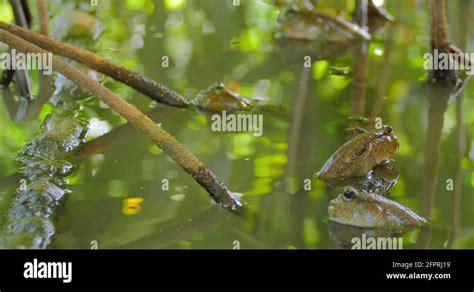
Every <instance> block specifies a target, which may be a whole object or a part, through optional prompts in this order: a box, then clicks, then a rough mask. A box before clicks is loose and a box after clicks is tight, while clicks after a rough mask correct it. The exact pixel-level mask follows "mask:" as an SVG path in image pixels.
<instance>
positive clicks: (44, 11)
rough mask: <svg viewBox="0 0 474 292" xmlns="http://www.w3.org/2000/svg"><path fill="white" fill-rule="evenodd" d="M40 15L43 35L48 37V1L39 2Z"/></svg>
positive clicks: (40, 0) (41, 0)
mask: <svg viewBox="0 0 474 292" xmlns="http://www.w3.org/2000/svg"><path fill="white" fill-rule="evenodd" d="M38 15H39V21H40V32H41V34H44V35H48V19H49V16H48V0H38Z"/></svg>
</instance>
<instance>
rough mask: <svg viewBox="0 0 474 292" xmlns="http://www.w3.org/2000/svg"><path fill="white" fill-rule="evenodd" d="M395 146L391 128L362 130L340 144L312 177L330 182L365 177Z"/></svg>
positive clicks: (389, 154)
mask: <svg viewBox="0 0 474 292" xmlns="http://www.w3.org/2000/svg"><path fill="white" fill-rule="evenodd" d="M398 147H399V144H398V139H397V137H396V136H395V135H394V134H393V130H392V128H391V127H388V126H385V127H384V129H383V130H377V131H374V132H367V133H361V134H359V135H357V136H355V137H354V138H352V139H351V140H349V141H347V142H346V143H345V144H344V145H342V146H341V147H340V148H339V149H338V150H337V151H336V152H335V153H334V154H333V155H332V156H331V157H330V158H329V159H328V161H327V162H326V163H325V164H324V166H323V167H322V168H321V170H320V171H319V172H317V173H316V174H315V176H316V178H319V179H321V180H323V181H325V182H328V183H329V184H331V183H336V182H339V181H343V180H346V179H349V178H353V177H361V176H366V175H367V174H368V173H369V172H370V171H371V170H372V169H373V168H374V167H375V166H377V165H379V164H381V163H383V162H386V161H387V160H388V159H389V158H390V157H391V156H392V155H393V154H394V153H395V151H397V149H398Z"/></svg>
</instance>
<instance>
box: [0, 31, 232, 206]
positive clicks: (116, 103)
mask: <svg viewBox="0 0 474 292" xmlns="http://www.w3.org/2000/svg"><path fill="white" fill-rule="evenodd" d="M0 41H1V42H4V43H6V44H8V45H9V46H11V47H13V48H16V49H18V50H20V51H22V52H26V53H42V54H47V53H48V52H47V51H45V50H43V49H41V48H39V47H37V46H35V45H33V44H31V43H29V42H27V41H25V40H23V39H21V38H19V37H17V36H15V35H13V34H11V33H9V32H7V31H5V30H3V29H0ZM53 68H54V69H55V70H57V71H59V72H60V73H61V74H63V75H64V76H66V77H67V78H68V79H70V80H71V81H73V82H75V83H76V84H77V85H79V86H80V87H82V88H84V89H85V90H87V91H88V92H89V93H91V94H92V95H95V96H97V97H98V98H99V99H101V100H102V101H103V102H104V103H106V104H107V105H108V106H110V107H111V108H112V109H113V110H114V111H115V112H117V113H118V114H120V115H121V116H123V117H124V118H125V119H126V120H127V121H129V122H130V123H131V124H132V125H133V126H134V127H135V128H137V129H138V130H139V131H141V132H142V133H144V134H145V135H146V136H147V137H148V138H149V139H150V140H152V141H153V142H154V143H155V144H156V145H157V146H158V147H159V148H161V149H162V150H163V151H164V152H165V153H166V154H167V155H168V156H170V157H171V158H172V159H173V160H175V161H176V162H177V163H178V164H179V165H180V166H181V167H182V168H183V169H184V170H185V171H186V172H188V173H189V174H190V175H191V176H192V177H193V178H194V179H195V180H196V181H197V182H198V183H199V184H200V185H201V186H202V187H203V188H204V189H205V190H206V191H207V192H208V193H209V195H210V196H211V197H212V198H213V200H214V201H215V202H217V203H219V204H220V205H221V206H222V207H224V208H226V209H230V210H234V209H237V208H238V207H240V206H241V204H240V203H239V202H238V201H237V200H236V199H234V198H233V196H232V194H231V192H230V191H229V189H228V188H227V186H225V184H224V183H223V182H222V181H221V180H220V179H219V178H218V177H217V176H216V175H215V174H214V173H212V171H211V170H209V169H208V168H207V167H206V166H205V165H204V164H203V163H202V162H201V161H200V160H199V159H198V158H197V157H196V156H195V155H194V154H192V153H191V152H189V150H187V149H186V148H185V147H184V146H183V145H182V144H181V143H179V142H178V141H177V140H176V139H175V138H174V137H173V136H171V135H170V134H169V133H168V132H167V131H165V130H164V129H162V128H161V126H159V125H157V124H156V123H154V122H153V121H152V120H151V119H150V118H149V117H148V116H146V115H145V114H143V113H142V112H141V111H139V110H138V109H137V108H136V107H134V106H133V105H131V104H129V103H128V102H126V101H125V100H123V99H122V98H120V97H119V96H118V95H116V94H115V93H113V92H112V91H110V90H109V89H107V88H106V87H104V86H103V85H101V84H100V83H98V82H97V81H95V80H94V79H92V78H90V77H89V76H87V75H86V74H84V73H82V72H81V71H79V70H78V69H76V68H74V67H72V66H71V65H69V64H68V63H66V62H65V61H63V60H62V59H60V58H58V57H56V56H53Z"/></svg>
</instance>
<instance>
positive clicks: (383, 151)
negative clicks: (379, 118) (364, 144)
mask: <svg viewBox="0 0 474 292" xmlns="http://www.w3.org/2000/svg"><path fill="white" fill-rule="evenodd" d="M371 146H372V151H373V154H374V157H375V163H376V164H380V163H382V162H384V161H386V160H387V159H389V158H390V157H392V156H393V155H394V154H395V152H396V151H397V150H398V147H399V146H400V145H399V143H398V137H397V136H395V133H394V131H393V129H392V127H390V126H387V125H386V126H384V127H383V129H381V130H377V131H375V132H374V133H373V134H372V141H371Z"/></svg>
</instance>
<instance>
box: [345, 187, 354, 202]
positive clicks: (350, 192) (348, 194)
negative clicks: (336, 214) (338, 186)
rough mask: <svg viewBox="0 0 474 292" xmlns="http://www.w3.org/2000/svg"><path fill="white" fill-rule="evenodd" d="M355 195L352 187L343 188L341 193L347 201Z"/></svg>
mask: <svg viewBox="0 0 474 292" xmlns="http://www.w3.org/2000/svg"><path fill="white" fill-rule="evenodd" d="M355 195H356V192H355V191H354V190H352V189H348V190H345V191H344V193H343V196H344V199H345V200H347V201H351V200H352V199H353V198H354V197H355Z"/></svg>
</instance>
